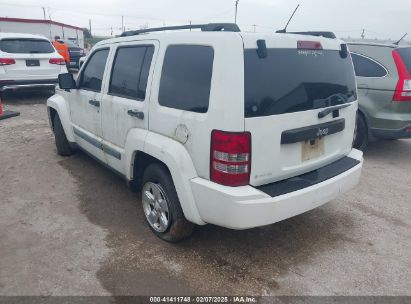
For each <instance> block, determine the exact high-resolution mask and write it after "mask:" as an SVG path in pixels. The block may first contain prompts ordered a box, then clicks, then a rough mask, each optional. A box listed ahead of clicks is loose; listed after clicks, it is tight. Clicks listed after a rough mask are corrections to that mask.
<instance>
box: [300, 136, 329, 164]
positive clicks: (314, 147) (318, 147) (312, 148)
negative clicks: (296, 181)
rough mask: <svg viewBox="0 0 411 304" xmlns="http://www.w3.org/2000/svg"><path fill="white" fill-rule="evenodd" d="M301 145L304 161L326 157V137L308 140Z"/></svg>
mask: <svg viewBox="0 0 411 304" xmlns="http://www.w3.org/2000/svg"><path fill="white" fill-rule="evenodd" d="M301 144H302V147H301V152H302V153H301V159H302V161H308V160H311V159H315V158H318V157H320V156H322V155H324V137H321V138H317V139H313V140H306V141H304V142H302V143H301Z"/></svg>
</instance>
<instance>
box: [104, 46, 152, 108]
mask: <svg viewBox="0 0 411 304" xmlns="http://www.w3.org/2000/svg"><path fill="white" fill-rule="evenodd" d="M153 52H154V47H153V46H132V47H129V46H127V47H120V48H119V49H118V50H117V53H116V57H115V59H114V65H113V71H112V75H111V80H110V88H109V93H110V94H111V95H116V96H120V97H126V98H133V99H137V100H144V99H145V98H146V87H147V80H148V73H149V71H150V66H151V60H152V58H153Z"/></svg>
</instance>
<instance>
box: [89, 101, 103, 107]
mask: <svg viewBox="0 0 411 304" xmlns="http://www.w3.org/2000/svg"><path fill="white" fill-rule="evenodd" d="M88 103H89V104H91V105H92V106H94V107H97V108H100V101H98V100H89V101H88Z"/></svg>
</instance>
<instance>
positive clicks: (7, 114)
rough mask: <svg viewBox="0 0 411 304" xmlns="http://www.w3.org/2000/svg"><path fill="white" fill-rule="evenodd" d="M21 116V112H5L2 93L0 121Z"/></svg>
mask: <svg viewBox="0 0 411 304" xmlns="http://www.w3.org/2000/svg"><path fill="white" fill-rule="evenodd" d="M19 115H20V112H15V111H8V110H3V105H2V102H1V92H0V120H2V119H6V118H10V117H14V116H19Z"/></svg>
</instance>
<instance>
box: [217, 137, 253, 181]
mask: <svg viewBox="0 0 411 304" xmlns="http://www.w3.org/2000/svg"><path fill="white" fill-rule="evenodd" d="M250 171H251V134H250V133H248V132H242V133H232V132H223V131H217V130H214V131H213V132H212V134H211V155H210V179H211V181H213V182H216V183H218V184H221V185H224V186H231V187H238V186H246V185H248V184H249V183H250Z"/></svg>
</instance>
